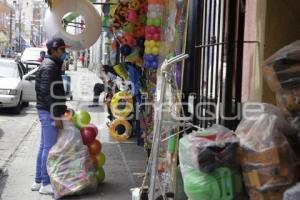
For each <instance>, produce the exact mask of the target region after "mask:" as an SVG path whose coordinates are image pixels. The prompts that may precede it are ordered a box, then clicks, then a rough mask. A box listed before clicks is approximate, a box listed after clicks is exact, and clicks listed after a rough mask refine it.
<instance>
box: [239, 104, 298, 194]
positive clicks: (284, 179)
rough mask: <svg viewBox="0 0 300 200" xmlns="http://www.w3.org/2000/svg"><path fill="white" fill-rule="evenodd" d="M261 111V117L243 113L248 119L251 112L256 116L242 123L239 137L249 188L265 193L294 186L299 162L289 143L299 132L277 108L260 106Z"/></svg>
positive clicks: (246, 112)
mask: <svg viewBox="0 0 300 200" xmlns="http://www.w3.org/2000/svg"><path fill="white" fill-rule="evenodd" d="M261 108H263V109H262V111H261V112H260V113H259V115H258V114H257V113H254V112H253V111H251V110H248V111H244V112H245V114H246V115H247V114H248V117H249V115H250V116H251V113H252V114H253V116H252V117H249V118H247V119H243V120H242V121H241V123H240V124H239V126H238V128H237V130H236V134H237V136H238V137H239V138H240V145H241V160H242V166H243V172H244V178H245V184H246V187H247V188H248V189H249V190H253V189H255V190H258V191H259V192H266V191H269V190H273V189H274V188H277V189H280V188H283V187H287V186H290V185H292V184H293V183H295V181H296V179H297V171H296V169H297V166H298V164H299V160H298V158H297V157H296V155H295V153H294V151H293V149H292V148H291V145H290V142H289V138H293V136H296V133H297V131H296V130H295V129H293V128H292V127H291V126H290V125H289V124H288V123H287V121H286V120H285V119H284V117H283V116H282V115H281V114H280V112H278V109H277V108H276V107H274V106H272V105H268V104H261ZM296 138H297V137H296ZM294 142H297V141H294ZM297 143H298V142H297Z"/></svg>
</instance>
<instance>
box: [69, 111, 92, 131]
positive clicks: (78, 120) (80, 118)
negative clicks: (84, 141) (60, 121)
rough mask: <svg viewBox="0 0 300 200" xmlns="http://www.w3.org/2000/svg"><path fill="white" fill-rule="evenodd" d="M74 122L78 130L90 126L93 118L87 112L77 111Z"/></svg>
mask: <svg viewBox="0 0 300 200" xmlns="http://www.w3.org/2000/svg"><path fill="white" fill-rule="evenodd" d="M73 122H74V125H75V127H76V128H79V129H80V128H83V127H85V126H87V125H89V124H90V122H91V116H90V114H89V113H88V112H87V111H77V112H76V113H75V115H74V117H73Z"/></svg>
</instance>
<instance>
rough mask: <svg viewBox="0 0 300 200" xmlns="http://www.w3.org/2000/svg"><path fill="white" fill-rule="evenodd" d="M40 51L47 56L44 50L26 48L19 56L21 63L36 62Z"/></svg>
mask: <svg viewBox="0 0 300 200" xmlns="http://www.w3.org/2000/svg"><path fill="white" fill-rule="evenodd" d="M41 51H44V52H45V53H46V54H47V49H46V48H37V47H28V48H26V49H25V50H24V52H23V54H22V56H21V62H23V63H27V62H32V61H33V62H37V61H38V60H39V58H40V53H41Z"/></svg>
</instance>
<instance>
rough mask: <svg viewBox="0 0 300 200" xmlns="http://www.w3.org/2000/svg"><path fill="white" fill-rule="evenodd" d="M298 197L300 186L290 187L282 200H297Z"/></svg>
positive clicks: (299, 195)
mask: <svg viewBox="0 0 300 200" xmlns="http://www.w3.org/2000/svg"><path fill="white" fill-rule="evenodd" d="M299 197H300V184H299V183H298V184H297V185H295V186H293V187H291V188H290V189H288V190H287V191H285V193H284V196H283V200H298V199H299Z"/></svg>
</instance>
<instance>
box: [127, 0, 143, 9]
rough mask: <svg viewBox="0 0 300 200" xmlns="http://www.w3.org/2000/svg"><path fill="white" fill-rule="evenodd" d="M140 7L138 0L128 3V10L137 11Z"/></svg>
mask: <svg viewBox="0 0 300 200" xmlns="http://www.w3.org/2000/svg"><path fill="white" fill-rule="evenodd" d="M140 6H141V4H140V2H139V0H131V1H130V2H129V9H132V10H135V11H137V10H139V9H140Z"/></svg>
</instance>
